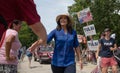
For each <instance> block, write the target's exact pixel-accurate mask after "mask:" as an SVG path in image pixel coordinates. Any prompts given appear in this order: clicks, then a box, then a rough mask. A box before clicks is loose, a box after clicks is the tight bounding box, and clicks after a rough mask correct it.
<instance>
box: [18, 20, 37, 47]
mask: <svg viewBox="0 0 120 73" xmlns="http://www.w3.org/2000/svg"><path fill="white" fill-rule="evenodd" d="M19 38H20V41H21V43H22V46H26V47H29V46H30V45H31V44H32V43H33V42H34V41H36V40H37V39H38V38H37V36H36V35H35V34H34V33H33V32H32V30H31V29H30V28H29V27H28V26H27V24H26V23H25V22H23V25H22V29H21V30H20V32H19Z"/></svg>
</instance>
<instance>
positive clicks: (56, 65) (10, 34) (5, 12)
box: [0, 0, 117, 73]
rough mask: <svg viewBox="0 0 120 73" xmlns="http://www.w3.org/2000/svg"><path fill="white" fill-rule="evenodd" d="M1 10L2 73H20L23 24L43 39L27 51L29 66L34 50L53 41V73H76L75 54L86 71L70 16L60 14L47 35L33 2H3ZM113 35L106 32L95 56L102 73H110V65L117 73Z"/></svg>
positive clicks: (0, 50)
mask: <svg viewBox="0 0 120 73" xmlns="http://www.w3.org/2000/svg"><path fill="white" fill-rule="evenodd" d="M3 6H4V7H3ZM0 10H1V11H0V19H1V20H0V28H1V31H0V39H1V42H0V58H1V59H0V68H1V70H0V73H17V65H18V58H19V59H20V56H17V55H18V50H19V49H20V48H21V46H22V45H21V43H20V41H19V38H18V34H19V33H18V32H19V31H20V29H21V24H22V21H26V22H27V24H28V25H29V27H30V28H31V29H32V31H33V32H34V33H35V34H36V35H37V36H38V37H39V38H40V39H38V40H36V41H35V42H34V43H33V44H32V45H31V46H30V47H29V48H28V49H27V52H25V53H26V55H27V56H28V58H29V61H30V62H29V66H30V63H31V59H32V53H33V52H34V50H35V48H37V47H38V46H40V45H46V44H48V43H49V42H50V41H51V40H52V39H54V40H55V46H54V54H53V57H52V61H51V70H52V72H53V73H76V61H75V54H76V55H77V62H78V63H79V65H80V69H82V68H83V58H82V53H81V50H80V44H79V42H78V39H77V32H76V31H75V30H74V29H73V24H74V23H73V20H72V18H71V17H70V16H69V15H66V14H61V15H58V16H57V17H56V23H57V27H56V28H55V29H53V31H51V32H50V33H49V34H48V36H47V34H46V30H45V28H44V26H43V24H42V22H41V21H40V16H39V15H38V13H37V11H36V7H35V4H34V1H33V0H27V1H26V2H25V0H11V1H10V0H0ZM110 32H111V30H110V29H109V28H106V29H105V30H104V37H101V38H100V40H99V45H98V49H97V52H96V57H95V55H94V57H95V58H98V57H99V58H100V69H101V72H102V73H107V70H108V67H109V66H111V67H112V73H117V62H116V60H115V58H114V56H113V51H114V50H116V49H117V45H116V42H115V39H113V38H110ZM19 52H20V51H19ZM25 53H24V54H25ZM23 56H24V55H22V57H23ZM22 60H23V59H22Z"/></svg>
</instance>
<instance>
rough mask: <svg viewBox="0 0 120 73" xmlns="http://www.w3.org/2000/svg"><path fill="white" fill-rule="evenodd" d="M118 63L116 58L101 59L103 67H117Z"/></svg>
mask: <svg viewBox="0 0 120 73" xmlns="http://www.w3.org/2000/svg"><path fill="white" fill-rule="evenodd" d="M116 65H117V61H116V59H115V58H114V57H110V58H106V57H102V58H101V67H109V66H116Z"/></svg>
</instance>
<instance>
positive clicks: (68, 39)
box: [47, 14, 82, 73]
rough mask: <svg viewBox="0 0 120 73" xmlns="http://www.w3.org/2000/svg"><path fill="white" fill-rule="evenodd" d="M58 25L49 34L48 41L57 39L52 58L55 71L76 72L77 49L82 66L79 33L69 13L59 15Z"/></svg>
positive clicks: (62, 72) (63, 72)
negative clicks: (73, 26)
mask: <svg viewBox="0 0 120 73" xmlns="http://www.w3.org/2000/svg"><path fill="white" fill-rule="evenodd" d="M56 22H57V27H56V29H54V30H53V31H51V33H50V34H49V35H48V39H47V43H49V42H50V41H51V40H52V39H53V38H54V40H55V47H54V54H53V58H52V63H51V64H52V65H51V68H52V71H53V73H76V64H75V51H76V54H77V57H78V62H79V64H80V66H81V68H82V63H81V57H80V54H81V53H80V49H79V43H78V39H77V33H76V31H75V30H73V28H72V24H73V23H72V20H71V18H70V16H68V15H65V14H63V15H58V16H57V18H56Z"/></svg>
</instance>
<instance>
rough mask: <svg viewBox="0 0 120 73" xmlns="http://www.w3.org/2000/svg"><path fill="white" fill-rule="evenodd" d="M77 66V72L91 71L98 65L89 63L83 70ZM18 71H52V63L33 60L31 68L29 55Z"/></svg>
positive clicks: (36, 72) (24, 72)
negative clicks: (40, 62)
mask: <svg viewBox="0 0 120 73" xmlns="http://www.w3.org/2000/svg"><path fill="white" fill-rule="evenodd" d="M76 67H77V73H90V72H91V71H92V69H94V68H95V67H96V66H95V65H92V64H90V63H89V64H87V65H85V66H84V68H83V70H82V71H80V69H79V65H78V64H76ZM18 71H19V73H52V71H51V67H50V64H39V63H38V62H35V61H33V60H32V64H31V68H29V67H28V59H27V57H25V59H24V61H23V62H21V63H20V64H19V66H18Z"/></svg>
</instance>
